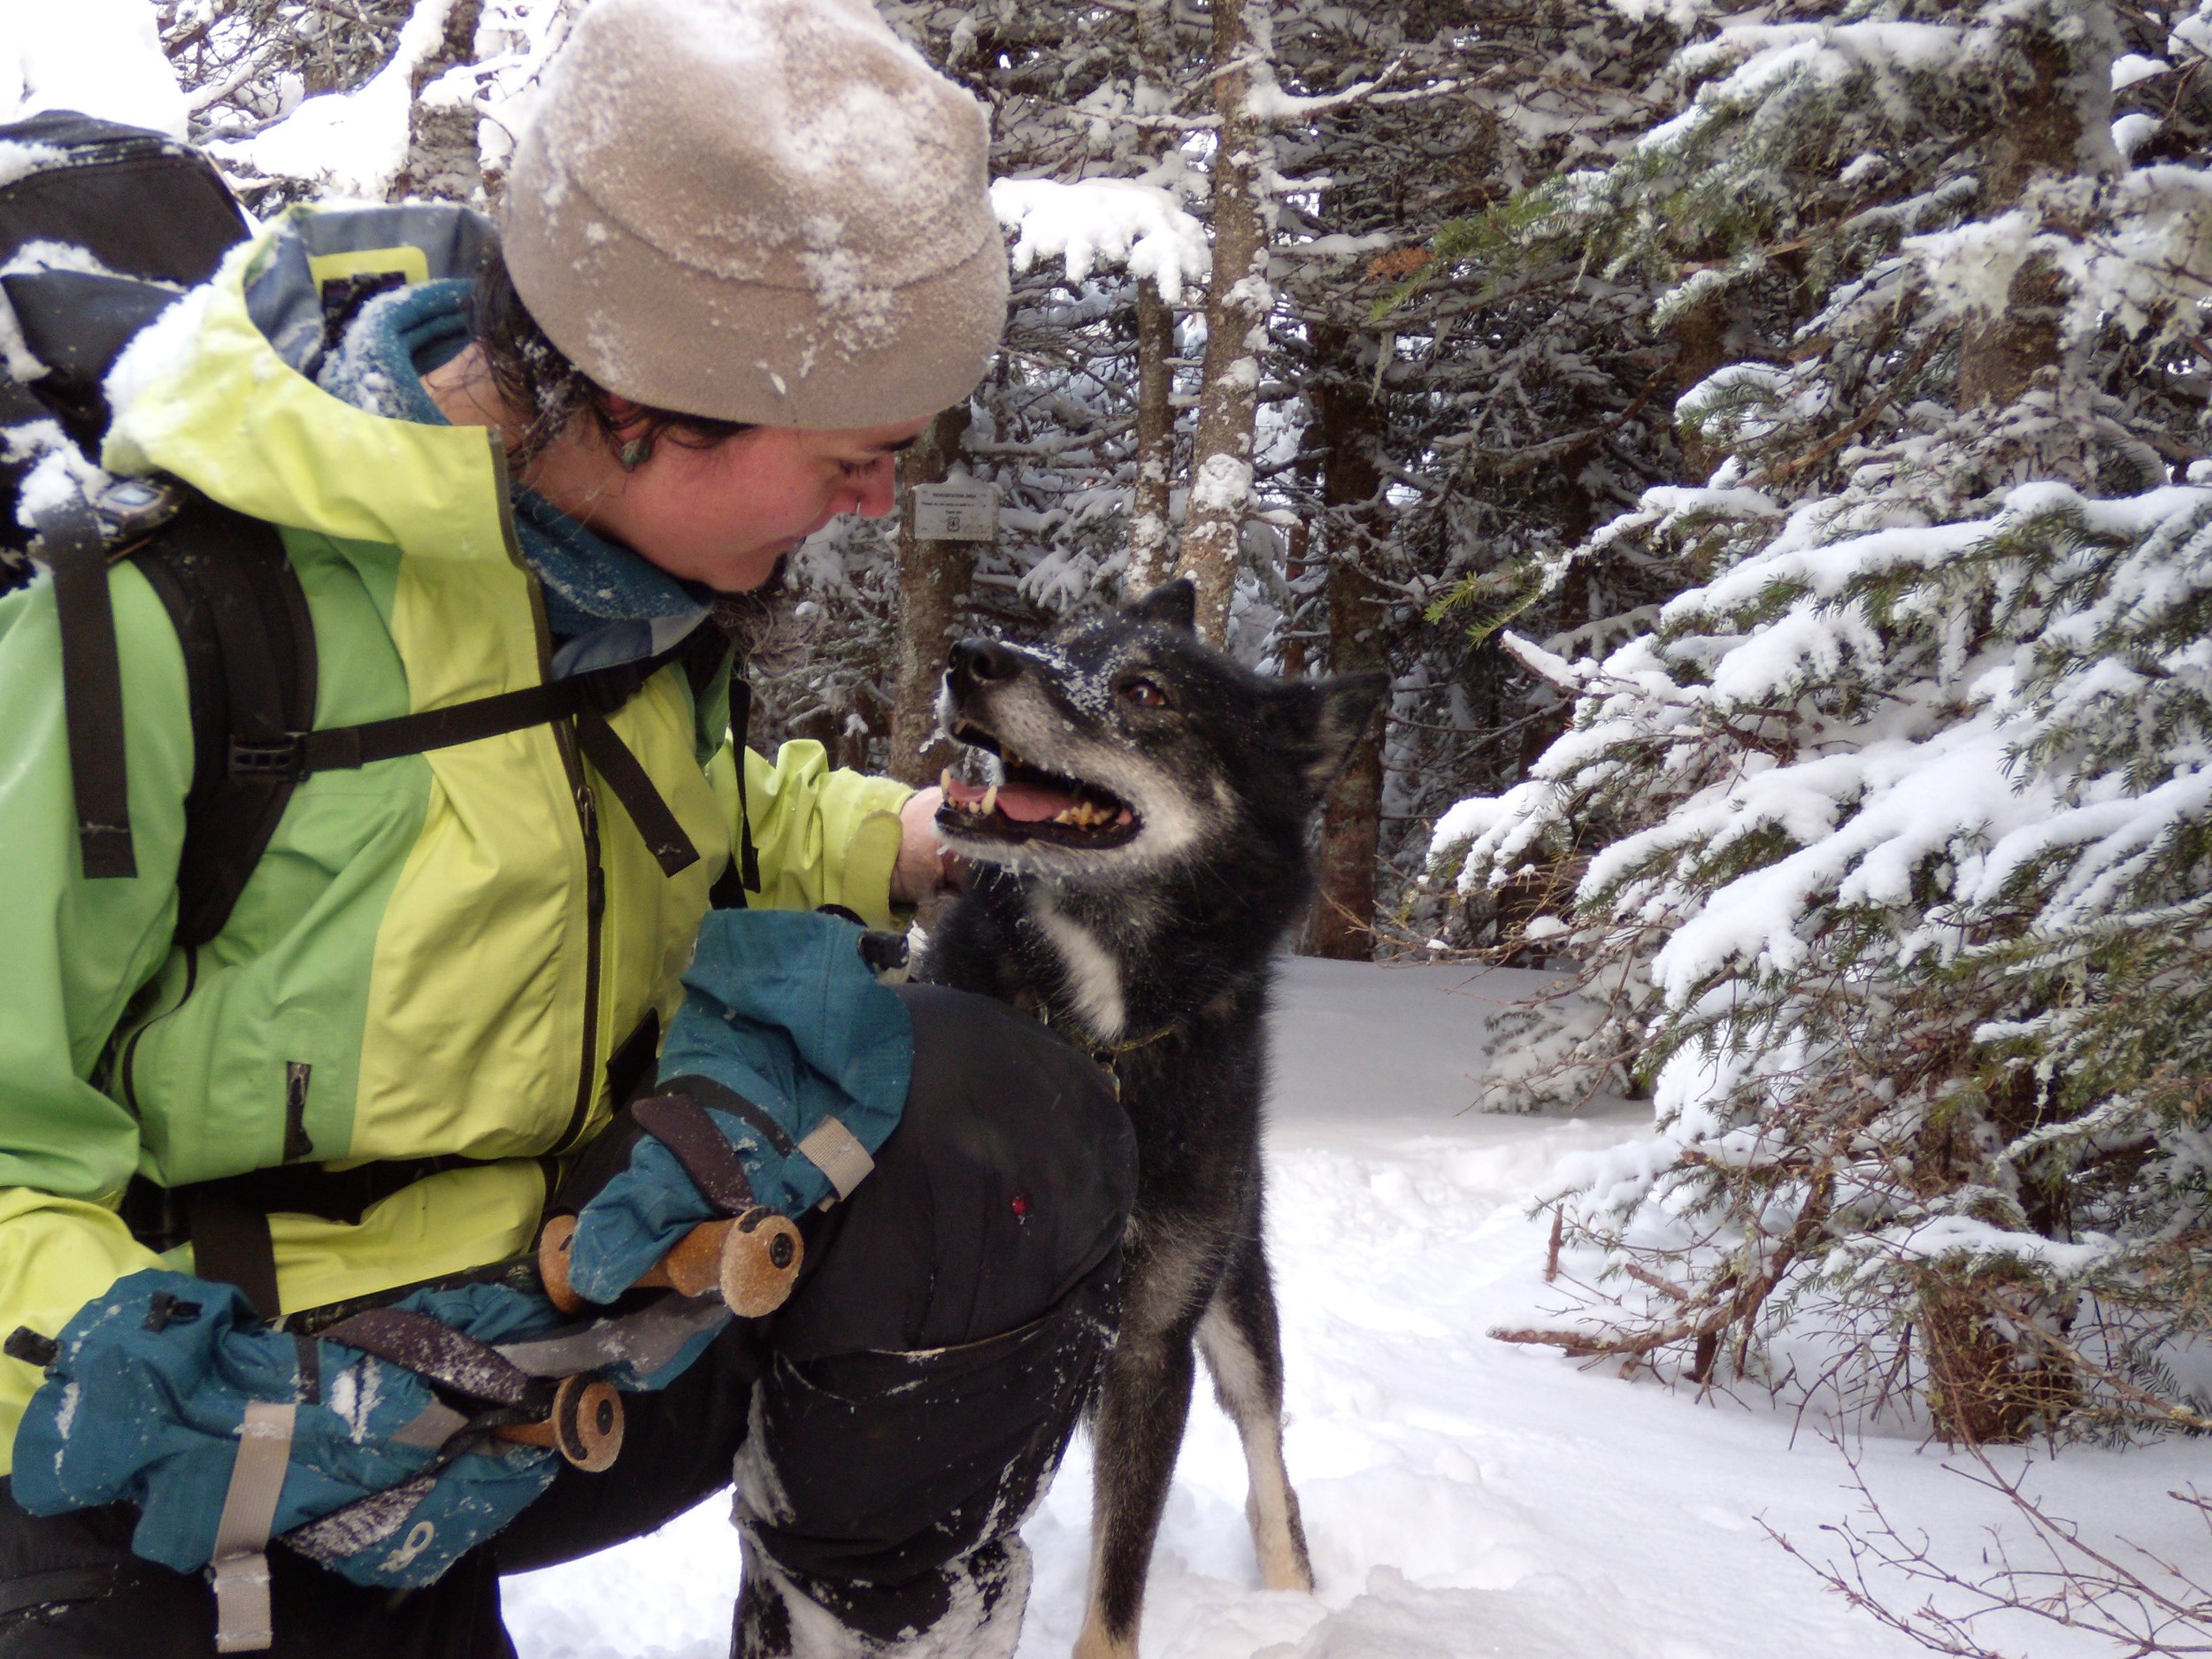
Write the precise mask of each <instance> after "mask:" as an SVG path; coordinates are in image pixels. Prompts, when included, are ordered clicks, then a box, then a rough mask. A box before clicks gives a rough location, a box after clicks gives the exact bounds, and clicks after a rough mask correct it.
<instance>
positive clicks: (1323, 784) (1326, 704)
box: [1271, 673, 1390, 801]
mask: <svg viewBox="0 0 2212 1659" xmlns="http://www.w3.org/2000/svg"><path fill="white" fill-rule="evenodd" d="M1389 690H1390V676H1389V675H1388V674H1384V673H1367V674H1338V675H1336V676H1335V677H1334V678H1333V679H1329V680H1286V681H1284V682H1283V683H1282V685H1281V687H1279V689H1278V691H1277V692H1276V694H1275V698H1274V703H1273V707H1272V709H1271V716H1272V724H1273V726H1274V727H1275V736H1276V740H1277V741H1278V742H1279V744H1280V745H1281V746H1282V749H1283V750H1284V751H1285V752H1286V754H1288V755H1289V756H1290V757H1291V758H1292V759H1293V760H1294V762H1295V763H1296V764H1297V766H1298V768H1299V771H1300V772H1301V774H1302V777H1303V779H1304V781H1305V785H1306V789H1307V792H1308V794H1309V795H1310V796H1311V798H1312V799H1314V800H1316V801H1318V800H1320V798H1321V797H1322V796H1323V795H1326V794H1327V793H1328V791H1329V786H1330V785H1331V784H1333V783H1334V782H1335V781H1336V775H1337V773H1338V772H1341V771H1343V770H1344V763H1345V762H1346V761H1347V760H1348V759H1350V758H1351V754H1352V745H1353V744H1355V743H1356V742H1358V741H1359V738H1360V733H1363V732H1364V731H1365V730H1366V729H1367V723H1368V722H1369V721H1370V720H1371V719H1373V718H1375V710H1376V709H1377V708H1378V707H1379V706H1380V705H1381V703H1382V700H1383V698H1384V697H1385V696H1386V695H1388V693H1389Z"/></svg>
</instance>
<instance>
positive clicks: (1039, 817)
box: [941, 772, 1075, 824]
mask: <svg viewBox="0 0 2212 1659" xmlns="http://www.w3.org/2000/svg"><path fill="white" fill-rule="evenodd" d="M941 781H942V782H943V785H944V790H945V798H946V799H947V800H949V801H950V802H952V803H953V804H954V805H956V806H964V807H966V806H980V805H981V804H982V803H983V798H984V797H985V796H986V795H989V794H990V791H989V790H988V789H987V788H986V787H983V786H982V785H981V784H975V783H970V782H968V781H967V780H965V779H964V778H956V777H954V776H953V775H952V774H951V773H950V772H947V773H946V774H945V776H944V778H943V780H941ZM1074 804H1075V797H1074V796H1073V795H1070V794H1069V793H1068V792H1067V791H1066V790H1064V789H1056V788H1054V787H1052V786H1051V785H1049V784H1042V783H1026V782H1025V783H1002V784H1001V785H999V787H998V802H997V805H998V810H1000V811H1001V812H1003V813H1004V814H1005V815H1006V816H1007V817H1008V818H1012V819H1013V820H1014V821H1015V822H1016V823H1018V824H1043V823H1047V822H1048V821H1049V820H1051V819H1052V818H1056V817H1058V816H1059V815H1060V814H1061V813H1063V812H1064V811H1066V810H1068V809H1069V808H1070V807H1071V806H1073V805H1074Z"/></svg>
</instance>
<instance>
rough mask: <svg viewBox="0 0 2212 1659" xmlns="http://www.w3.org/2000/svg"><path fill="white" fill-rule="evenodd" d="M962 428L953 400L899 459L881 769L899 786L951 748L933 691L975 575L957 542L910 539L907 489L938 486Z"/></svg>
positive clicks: (930, 770) (937, 765)
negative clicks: (894, 597) (890, 675)
mask: <svg viewBox="0 0 2212 1659" xmlns="http://www.w3.org/2000/svg"><path fill="white" fill-rule="evenodd" d="M967 430H968V406H967V405H966V404H965V403H960V404H957V405H956V406H955V407H953V408H951V409H948V410H946V411H944V412H943V413H942V414H941V415H939V416H938V417H937V419H934V420H933V421H932V422H930V424H929V426H928V427H927V428H926V430H925V431H924V432H923V434H922V435H921V439H920V441H919V442H917V443H916V444H915V445H914V447H913V448H912V449H908V450H906V451H905V452H904V453H903V454H902V455H901V456H900V457H899V495H900V497H901V502H900V509H901V510H900V515H899V627H898V641H899V647H898V649H899V656H898V667H897V672H896V678H895V680H894V682H893V687H892V693H891V754H890V766H889V771H890V773H891V775H892V776H893V777H894V778H896V779H898V780H900V781H901V782H902V783H910V784H917V785H926V784H933V783H935V782H936V781H937V776H938V774H939V773H940V772H942V771H943V770H944V768H945V767H947V766H948V765H949V764H952V757H953V752H954V750H953V745H952V743H951V742H950V741H946V740H940V739H937V738H936V732H937V686H938V682H939V680H941V679H942V678H943V676H944V672H945V653H946V652H947V651H948V650H949V649H950V648H951V645H952V641H953V637H954V634H955V631H956V629H957V627H958V626H959V613H960V602H961V600H962V599H963V598H964V597H965V596H966V595H967V591H968V584H969V581H970V580H971V579H972V576H973V575H974V572H975V556H974V554H973V553H972V551H971V550H970V547H971V544H970V543H968V542H965V541H922V540H920V539H919V538H918V537H917V536H916V535H915V534H914V493H913V492H914V486H915V485H917V484H937V483H941V482H943V481H944V477H945V472H946V470H947V469H948V468H949V467H950V466H951V465H952V464H953V461H954V460H955V459H956V457H958V455H959V453H960V441H961V439H962V437H963V436H964V435H965V434H966V433H967Z"/></svg>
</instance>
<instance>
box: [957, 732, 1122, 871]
mask: <svg viewBox="0 0 2212 1659" xmlns="http://www.w3.org/2000/svg"><path fill="white" fill-rule="evenodd" d="M952 735H953V737H954V739H955V740H956V741H959V742H962V743H965V744H967V745H968V746H969V747H970V748H972V749H988V750H989V751H990V752H991V753H992V754H994V755H996V756H997V757H999V767H1000V770H1001V772H1002V773H1003V774H1004V776H1003V777H1002V779H1001V780H1000V781H999V782H997V783H995V784H974V783H969V782H968V781H966V780H964V779H961V778H956V777H955V776H954V775H953V773H952V770H951V768H950V767H948V768H946V770H945V774H944V776H943V778H942V779H941V780H940V781H941V783H942V784H943V786H944V790H945V803H944V805H943V806H941V807H940V808H938V810H937V822H938V824H939V826H941V827H942V828H943V829H944V830H946V831H947V832H948V833H951V834H956V835H965V836H970V837H973V838H977V839H982V840H989V841H1049V842H1051V843H1052V844H1053V845H1054V846H1056V847H1081V848H1087V849H1100V850H1102V849H1107V848H1111V847H1121V846H1125V845H1127V844H1128V842H1130V841H1133V839H1135V837H1136V833H1137V831H1138V829H1139V827H1140V820H1139V819H1138V817H1137V814H1136V810H1135V809H1134V808H1133V807H1132V806H1131V805H1130V804H1129V803H1127V802H1126V801H1124V800H1123V799H1122V798H1121V797H1120V796H1118V795H1115V794H1114V793H1113V792H1112V791H1111V790H1109V789H1102V788H1101V787H1099V786H1098V785H1096V784H1094V783H1087V782H1085V781H1084V780H1082V779H1080V778H1067V777H1063V776H1061V775H1060V774H1059V773H1057V772H1047V771H1046V770H1045V769H1044V768H1043V767H1041V766H1033V765H1032V764H1029V762H1027V761H1025V760H1024V759H1023V758H1022V757H1020V756H1019V755H1017V754H1015V753H1014V752H1013V750H1011V749H1008V748H1007V747H1006V746H1005V745H1004V744H1002V743H1001V742H1000V741H998V739H996V738H995V737H993V736H992V735H991V734H990V733H988V732H986V731H985V730H983V729H982V727H980V726H974V725H972V724H970V723H969V722H967V721H964V720H963V721H961V722H959V723H958V724H956V725H955V726H954V727H953V728H952Z"/></svg>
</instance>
